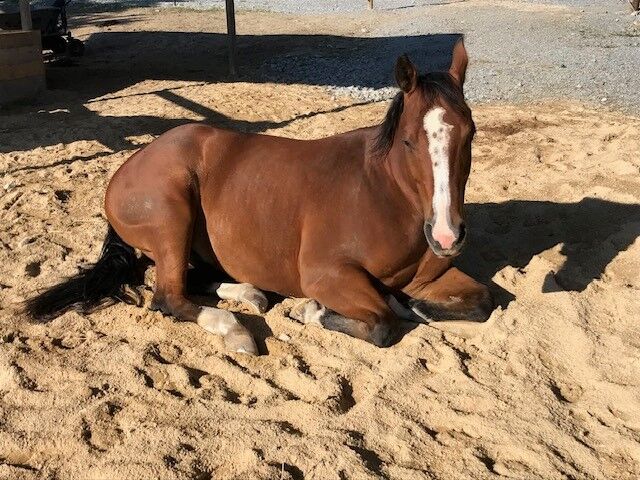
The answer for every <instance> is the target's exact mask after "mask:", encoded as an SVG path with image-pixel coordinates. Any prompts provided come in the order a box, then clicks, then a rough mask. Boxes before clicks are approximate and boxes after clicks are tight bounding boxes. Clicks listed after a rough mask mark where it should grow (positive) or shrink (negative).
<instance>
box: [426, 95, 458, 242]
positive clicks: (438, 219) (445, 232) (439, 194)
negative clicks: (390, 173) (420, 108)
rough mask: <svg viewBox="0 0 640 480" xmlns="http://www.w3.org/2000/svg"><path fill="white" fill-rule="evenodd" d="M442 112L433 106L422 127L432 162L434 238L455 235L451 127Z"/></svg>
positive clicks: (440, 108) (441, 109) (439, 108)
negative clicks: (450, 181) (450, 144)
mask: <svg viewBox="0 0 640 480" xmlns="http://www.w3.org/2000/svg"><path fill="white" fill-rule="evenodd" d="M444 112H445V111H444V108H442V107H435V108H433V109H431V110H429V111H428V112H427V114H426V115H425V116H424V129H425V130H426V132H427V137H428V139H429V155H430V156H431V162H432V164H433V201H432V205H433V214H434V217H435V219H434V225H433V230H432V234H433V237H434V238H435V239H436V240H437V239H438V238H440V237H441V236H444V237H447V236H450V237H455V234H454V233H453V231H452V227H451V213H450V207H451V190H450V188H449V142H450V139H451V135H450V132H451V129H452V128H453V127H452V126H451V125H449V124H448V123H446V122H445V121H444ZM454 239H455V238H454ZM443 246H444V245H443ZM444 247H445V248H448V247H446V246H444Z"/></svg>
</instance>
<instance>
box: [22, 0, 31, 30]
mask: <svg viewBox="0 0 640 480" xmlns="http://www.w3.org/2000/svg"><path fill="white" fill-rule="evenodd" d="M20 23H21V24H22V30H33V23H32V22H31V6H30V5H29V0H20Z"/></svg>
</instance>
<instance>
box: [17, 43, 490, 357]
mask: <svg viewBox="0 0 640 480" xmlns="http://www.w3.org/2000/svg"><path fill="white" fill-rule="evenodd" d="M466 67H467V54H466V51H465V48H464V45H463V43H462V41H459V42H458V43H457V44H456V46H455V47H454V51H453V61H452V64H451V67H450V69H449V71H448V72H435V73H427V74H424V75H419V74H418V72H417V71H416V68H415V67H414V65H413V64H412V63H411V62H410V61H409V59H408V58H407V57H406V56H402V57H400V58H399V59H398V61H397V64H396V68H395V76H396V80H397V82H398V85H399V87H400V89H401V91H400V92H399V93H398V95H397V96H396V97H395V99H394V100H393V102H392V104H391V107H390V108H389V110H388V112H387V114H386V117H385V119H384V121H383V123H382V124H381V125H378V126H375V127H370V128H362V129H358V130H355V131H352V132H347V133H344V134H340V135H335V136H332V137H328V138H323V139H320V140H309V141H301V140H293V139H288V138H279V137H272V136H267V135H257V134H246V133H238V132H233V131H227V130H221V129H218V128H214V127H211V126H207V125H201V124H191V125H184V126H180V127H177V128H174V129H172V130H170V131H168V132H166V133H165V134H163V135H161V136H160V137H158V138H157V139H156V140H154V141H153V142H151V143H150V144H149V145H148V146H146V147H145V148H143V149H142V150H140V151H138V152H136V153H135V154H134V155H133V156H132V157H131V158H129V160H127V161H126V162H125V163H124V164H123V165H122V166H121V167H120V169H119V170H118V171H117V172H116V174H115V175H114V177H113V178H112V179H111V182H110V184H109V187H108V189H107V194H106V201H105V205H106V212H107V217H108V220H109V224H110V226H109V232H108V234H107V238H106V240H105V245H104V247H103V252H102V255H101V257H100V260H99V261H98V263H97V264H95V265H94V266H93V267H92V268H91V269H89V270H85V271H83V272H81V273H80V274H78V276H76V277H73V278H71V279H69V280H67V281H66V282H64V283H62V284H60V285H58V286H55V287H52V288H51V289H50V290H48V291H46V292H44V293H42V294H41V295H39V296H37V297H35V298H33V299H31V300H29V301H28V302H27V311H28V312H29V313H30V314H31V315H32V316H33V317H35V318H47V317H51V316H54V315H57V314H59V313H61V312H63V311H65V310H66V309H69V308H71V307H75V308H80V309H83V310H85V311H88V310H91V309H93V308H96V307H97V306H99V305H101V304H102V303H103V302H104V301H105V299H107V298H120V299H124V298H125V297H126V295H125V292H126V290H125V289H124V286H125V284H126V283H128V282H130V280H131V273H132V271H133V270H134V267H135V259H136V257H135V252H134V248H136V249H139V250H140V251H141V252H142V253H143V254H144V255H146V256H147V257H149V258H150V259H151V260H153V261H154V262H155V265H156V269H157V281H156V286H155V293H154V296H153V301H152V304H151V308H152V309H156V310H161V311H162V312H164V313H165V314H169V315H173V316H174V317H175V318H177V319H178V320H183V321H191V322H197V323H198V324H199V325H200V326H202V327H203V328H204V329H206V330H208V331H210V332H212V333H216V334H220V335H222V336H223V338H224V341H225V344H226V347H227V348H229V349H231V350H234V351H245V352H249V353H256V346H255V343H254V341H253V338H252V337H251V335H250V333H249V332H248V331H247V330H246V329H245V328H244V327H243V326H242V325H241V324H240V323H239V322H238V321H237V319H236V317H235V316H234V315H233V314H232V313H231V312H228V311H225V310H220V309H217V308H212V307H201V306H199V305H196V304H195V303H194V302H192V301H191V300H189V299H188V298H187V297H186V296H185V295H186V290H187V288H186V283H187V277H188V275H187V271H188V269H189V266H190V264H191V266H198V265H202V264H206V265H209V266H211V267H213V268H215V269H216V270H218V271H220V272H224V273H225V274H226V275H227V276H228V277H230V278H232V279H233V280H234V281H236V282H239V283H235V284H234V283H216V284H211V285H210V289H209V291H211V292H214V291H215V293H217V295H218V296H219V297H221V298H227V299H235V300H239V301H244V302H247V303H248V304H249V305H252V306H253V307H254V308H255V309H256V310H257V311H259V312H264V311H265V310H266V307H267V300H266V297H265V296H264V294H263V293H262V292H261V290H267V291H272V292H277V293H279V294H281V295H285V296H293V297H300V298H308V299H309V300H302V301H300V302H299V303H298V305H297V306H296V307H295V308H294V309H293V311H292V313H291V316H292V317H294V318H297V319H299V320H301V321H303V322H305V323H308V322H315V323H319V324H321V325H323V326H324V327H326V328H328V329H331V330H337V331H340V332H343V333H346V334H349V335H352V336H354V337H357V338H361V339H364V340H366V341H369V342H372V343H374V344H375V345H378V346H387V345H389V344H390V343H391V342H392V341H393V340H394V333H395V332H397V331H398V328H397V327H398V322H399V318H404V319H409V320H413V321H430V320H440V319H467V320H486V319H487V318H488V317H489V315H490V313H491V311H492V310H493V302H492V300H491V296H490V294H489V291H488V289H487V287H485V286H484V285H482V284H480V283H478V282H476V281H475V280H473V279H472V278H470V277H469V276H467V275H465V274H464V273H462V272H461V271H459V270H457V269H456V268H454V267H452V266H451V261H452V257H453V256H455V255H456V254H457V253H458V252H459V251H460V248H461V247H462V245H463V243H464V240H465V234H466V231H465V228H464V223H463V211H462V210H463V203H464V192H465V184H466V181H467V178H468V176H469V170H470V164H471V141H472V139H473V134H474V131H475V127H474V123H473V120H472V118H471V111H470V109H469V107H468V106H467V104H466V102H465V100H464V95H463V88H462V87H463V83H464V78H465V71H466ZM396 299H399V301H398V300H396Z"/></svg>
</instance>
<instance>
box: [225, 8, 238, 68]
mask: <svg viewBox="0 0 640 480" xmlns="http://www.w3.org/2000/svg"><path fill="white" fill-rule="evenodd" d="M225 11H226V13H227V40H228V41H229V75H231V76H232V77H235V76H236V75H237V74H238V71H237V69H236V7H235V5H234V3H233V0H226V6H225Z"/></svg>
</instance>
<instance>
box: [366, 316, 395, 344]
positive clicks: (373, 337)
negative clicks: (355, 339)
mask: <svg viewBox="0 0 640 480" xmlns="http://www.w3.org/2000/svg"><path fill="white" fill-rule="evenodd" d="M394 339H395V332H394V329H393V328H392V327H391V325H390V324H388V323H386V322H379V323H377V324H376V325H375V326H374V327H373V328H372V329H371V334H370V336H369V341H370V342H371V343H373V344H374V345H375V346H376V347H381V348H386V347H389V346H391V344H392V343H393V341H394Z"/></svg>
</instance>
